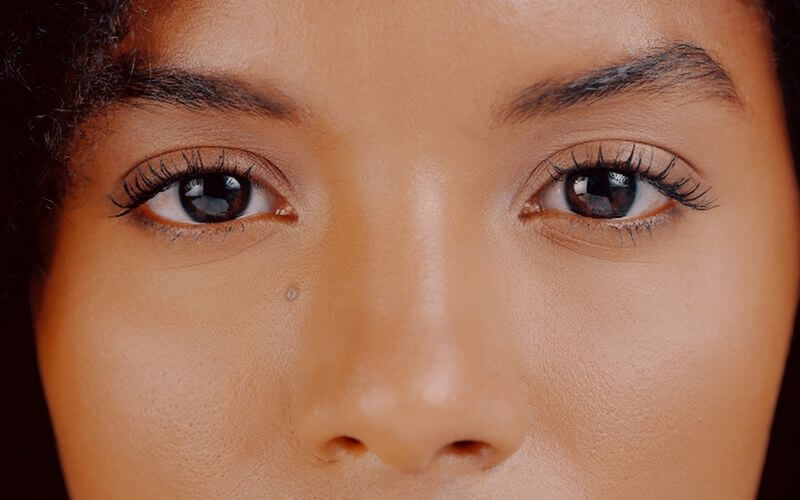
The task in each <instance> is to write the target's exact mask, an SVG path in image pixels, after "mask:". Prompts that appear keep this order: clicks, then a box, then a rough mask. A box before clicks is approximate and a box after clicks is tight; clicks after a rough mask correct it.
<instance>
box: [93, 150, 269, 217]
mask: <svg viewBox="0 0 800 500" xmlns="http://www.w3.org/2000/svg"><path fill="white" fill-rule="evenodd" d="M181 156H182V157H183V160H184V162H185V163H186V168H185V169H183V170H181V171H180V172H173V171H172V170H170V168H169V167H168V166H167V165H166V164H165V163H164V160H163V159H159V161H158V167H157V168H156V167H154V166H153V160H148V161H147V162H145V163H144V165H141V166H139V167H136V170H135V173H134V176H133V178H132V180H130V181H129V180H128V179H124V180H123V181H122V190H123V191H124V192H125V196H127V197H128V199H127V200H126V201H124V202H120V201H118V200H117V199H115V198H114V196H113V195H111V194H108V195H106V196H107V198H108V199H109V201H111V203H113V204H114V205H115V206H116V207H118V208H120V211H119V212H117V213H115V214H113V215H111V217H112V218H114V217H122V216H124V215H126V214H128V213H130V212H132V211H133V210H136V209H137V208H139V207H140V206H141V205H143V204H145V203H146V202H148V201H149V200H150V199H152V198H153V197H154V196H155V195H156V194H158V193H160V192H162V191H165V190H167V189H169V188H170V187H171V186H172V185H173V184H175V183H176V182H180V181H181V180H184V179H187V178H190V177H193V176H196V175H197V174H228V175H236V176H237V177H240V178H242V179H244V180H247V181H250V182H252V175H251V171H252V169H253V165H250V166H249V167H248V168H247V169H245V170H244V171H241V170H240V169H239V168H237V166H236V165H233V166H231V165H229V164H228V162H226V161H225V150H224V149H223V150H221V152H220V155H219V158H218V159H217V161H215V162H214V164H213V165H205V164H204V163H203V158H202V155H201V154H200V153H199V151H198V150H192V151H190V152H189V154H187V152H181Z"/></svg>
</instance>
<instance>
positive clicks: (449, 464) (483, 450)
mask: <svg viewBox="0 0 800 500" xmlns="http://www.w3.org/2000/svg"><path fill="white" fill-rule="evenodd" d="M408 444H411V443H408ZM408 444H407V445H406V446H402V445H401V446H395V447H393V448H392V449H386V448H375V447H372V448H370V447H368V446H367V445H366V444H364V443H363V442H362V441H360V440H359V439H356V438H354V437H350V436H340V437H337V438H333V439H331V440H329V441H328V442H327V443H326V444H325V445H324V446H323V447H322V449H321V450H320V453H319V455H321V456H322V457H323V458H324V459H325V460H327V461H331V462H336V461H341V460H342V459H345V458H346V457H362V456H364V455H368V454H373V455H375V456H376V457H377V458H378V459H380V461H381V462H382V463H384V464H386V465H389V466H392V467H394V468H397V469H399V470H402V471H408V472H420V471H423V470H426V469H432V468H442V467H445V468H448V469H450V470H454V469H455V470H458V469H466V470H470V469H472V470H485V469H489V468H492V467H493V466H495V465H497V464H498V463H499V462H501V461H502V460H503V459H504V458H505V457H504V456H503V454H502V453H500V450H498V449H497V448H496V447H494V446H492V445H490V444H489V443H486V442H483V441H476V440H471V439H462V440H458V441H453V442H451V443H449V444H446V445H444V446H442V447H441V448H439V449H438V450H436V451H435V452H434V453H431V450H433V449H435V447H432V448H427V449H426V448H425V447H415V446H408Z"/></svg>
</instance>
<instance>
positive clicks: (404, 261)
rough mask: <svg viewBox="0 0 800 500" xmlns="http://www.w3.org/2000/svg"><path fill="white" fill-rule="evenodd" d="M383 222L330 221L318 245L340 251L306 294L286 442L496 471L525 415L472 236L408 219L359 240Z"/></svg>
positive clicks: (415, 464) (393, 462)
mask: <svg viewBox="0 0 800 500" xmlns="http://www.w3.org/2000/svg"><path fill="white" fill-rule="evenodd" d="M421 203H424V200H422V202H421ZM434 212H435V210H434ZM426 215H427V218H426V219H425V221H426V222H425V223H426V224H431V223H432V222H431V210H428V211H427V212H426ZM434 221H435V217H434ZM351 224H352V222H351ZM381 227H386V225H385V224H384V225H382V224H378V223H376V224H365V226H362V227H349V228H348V227H342V226H339V229H338V231H337V232H336V233H335V236H332V238H333V239H332V240H329V241H327V242H326V243H325V244H324V245H326V246H329V247H338V248H337V250H336V251H331V252H330V254H329V255H331V256H332V257H331V258H330V259H329V260H328V261H326V264H325V266H324V267H321V268H320V270H319V271H318V279H319V281H317V282H316V283H317V286H318V288H317V289H315V290H313V291H312V292H311V293H310V294H311V295H314V296H315V297H319V300H314V301H312V303H311V305H310V306H309V307H310V308H311V312H310V314H308V315H307V320H306V321H307V322H306V324H305V326H304V329H303V332H302V335H301V338H302V340H301V343H300V354H299V359H298V373H297V377H296V380H295V383H296V386H295V388H294V390H293V393H294V401H293V409H292V411H293V417H292V418H293V421H294V422H293V424H294V427H295V432H296V436H297V438H298V440H299V442H300V444H301V445H302V446H303V447H304V448H306V449H307V450H309V451H311V452H312V453H313V454H314V455H316V456H317V457H319V458H321V459H323V460H325V461H332V462H343V461H350V463H352V461H357V462H359V463H361V464H364V465H366V464H367V463H376V461H375V460H374V459H375V458H377V459H378V461H377V463H379V464H381V465H382V466H387V467H390V468H395V469H399V470H402V471H424V470H432V469H439V470H442V469H445V470H449V471H453V470H461V471H475V470H484V469H488V468H491V467H494V466H496V465H498V464H499V463H501V462H502V461H504V460H505V459H507V458H508V457H510V456H512V455H513V454H514V453H515V452H516V451H517V450H518V448H519V447H520V445H521V443H522V441H523V438H524V436H525V429H526V425H527V422H526V416H527V412H526V406H525V403H524V401H525V398H524V396H523V395H522V394H521V388H522V387H523V384H522V383H520V382H519V377H517V375H516V373H517V372H516V370H515V367H516V364H515V362H514V359H515V353H514V349H513V346H512V343H511V341H510V339H511V338H512V337H513V335H509V332H508V331H506V330H505V326H504V322H503V318H504V316H506V315H504V314H503V312H502V310H501V308H502V306H501V305H498V304H497V302H495V301H494V300H493V299H492V294H491V292H490V291H489V290H490V289H491V286H490V285H489V284H488V281H490V280H489V278H488V277H487V273H490V271H489V270H488V267H487V266H486V265H483V266H482V265H479V264H478V263H477V262H476V260H478V259H479V258H482V257H481V255H478V254H480V252H478V253H477V254H476V250H475V248H476V247H477V246H478V240H480V237H477V236H476V238H475V244H474V245H472V244H470V242H469V241H466V239H469V238H470V236H469V235H464V234H462V235H460V237H456V235H448V234H447V233H448V229H447V228H446V227H444V226H442V227H437V228H431V227H427V228H426V227H415V223H414V222H413V221H411V222H408V223H407V224H403V225H402V227H401V226H398V225H393V226H391V228H392V229H391V231H386V232H384V233H382V234H369V233H370V231H375V229H374V228H381ZM460 227H464V226H460ZM348 231H352V232H353V234H349V233H348ZM419 235H423V236H425V237H423V238H420V237H418V236H419ZM343 242H346V243H343ZM450 242H452V243H450ZM482 269H483V271H482ZM487 292H488V293H487ZM370 458H372V459H373V460H370Z"/></svg>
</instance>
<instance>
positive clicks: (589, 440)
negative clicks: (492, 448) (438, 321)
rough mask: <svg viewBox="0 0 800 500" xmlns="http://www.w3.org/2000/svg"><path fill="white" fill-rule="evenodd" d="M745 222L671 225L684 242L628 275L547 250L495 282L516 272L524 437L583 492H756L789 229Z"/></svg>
mask: <svg viewBox="0 0 800 500" xmlns="http://www.w3.org/2000/svg"><path fill="white" fill-rule="evenodd" d="M775 192H776V191H773V193H775ZM778 193H779V196H778V197H777V198H776V197H774V196H773V197H771V198H770V197H767V198H764V199H772V200H775V201H776V203H778V204H779V205H781V203H782V201H781V199H782V194H780V192H778ZM788 205H789V203H788V201H787V203H786V204H785V205H783V206H784V207H786V206H788ZM752 208H753V207H750V206H747V207H742V209H741V210H731V211H728V212H724V211H722V210H717V211H716V212H715V211H711V212H707V213H703V214H701V215H700V216H699V217H697V218H696V220H702V225H698V226H697V227H698V229H697V232H696V234H692V233H691V231H693V229H691V228H692V223H691V221H689V220H687V221H683V223H684V227H685V228H686V227H688V228H689V229H687V230H686V231H683V232H682V233H681V234H683V235H684V236H686V238H683V239H680V241H678V242H673V243H667V244H664V245H663V248H661V247H653V246H651V247H648V248H642V249H641V250H640V251H639V252H640V253H639V254H638V258H637V259H635V260H636V261H638V262H634V261H625V262H606V261H600V260H596V259H592V258H587V257H585V256H583V255H578V254H576V253H574V252H569V251H559V252H560V253H559V254H558V255H556V254H553V255H554V256H553V261H552V262H546V261H543V260H542V259H540V260H539V262H540V265H536V267H535V268H532V265H531V262H532V260H531V259H530V258H526V259H522V260H518V261H515V262H511V263H509V264H507V265H506V269H505V271H503V270H498V272H506V273H507V272H508V269H517V270H519V269H528V270H529V272H527V273H525V274H524V275H523V277H524V279H523V281H521V282H520V287H519V289H518V290H517V293H516V294H510V297H511V299H512V300H514V299H513V297H515V296H517V297H522V298H524V299H521V300H518V301H517V304H516V305H515V307H514V308H513V309H514V310H515V311H517V313H516V314H518V316H519V319H518V320H517V321H518V323H519V324H522V325H526V326H524V327H523V328H520V329H519V331H520V332H521V333H522V334H523V336H522V337H521V338H520V340H519V343H520V345H521V346H524V347H523V348H522V349H523V350H524V356H522V359H523V362H524V363H525V364H526V368H525V372H526V373H527V374H528V394H529V401H530V407H531V408H532V410H531V411H532V422H533V423H532V425H533V429H532V431H531V433H532V434H533V435H534V436H536V440H537V441H538V442H537V445H538V446H540V447H541V448H543V449H548V450H550V453H553V454H555V455H556V456H560V457H562V460H563V462H564V463H569V464H573V467H574V469H575V470H576V471H581V472H578V474H580V475H583V478H584V480H585V481H586V483H585V484H591V483H594V485H595V486H594V487H593V488H590V489H589V491H604V489H605V488H609V489H608V491H613V492H615V493H619V492H622V491H629V492H630V493H631V494H632V495H635V492H637V491H643V490H644V489H645V488H647V489H651V491H652V488H664V491H672V492H674V493H676V494H677V495H678V496H681V495H680V494H679V492H683V491H684V490H682V489H681V488H685V493H686V494H687V495H688V494H697V492H698V491H706V492H707V493H708V494H709V495H711V494H712V493H719V492H720V491H721V490H719V488H724V489H727V488H730V490H726V491H731V492H733V491H740V492H741V491H753V488H755V486H756V485H757V481H758V477H759V472H760V466H761V461H762V459H763V452H764V449H765V448H764V445H765V443H766V439H767V436H768V432H769V425H770V421H771V416H772V410H773V405H774V398H775V396H776V393H777V389H778V386H779V383H780V377H781V373H782V368H783V362H784V356H785V353H786V346H787V342H788V339H789V335H790V333H791V330H792V322H793V319H794V316H793V312H794V304H795V302H796V283H797V274H798V273H797V266H796V260H797V259H796V251H795V249H796V248H797V245H796V235H795V234H794V233H795V232H794V231H793V230H788V229H787V228H793V227H795V226H796V225H792V224H794V221H793V220H786V219H785V218H784V219H783V220H782V221H781V223H780V224H769V223H765V221H764V220H763V217H762V216H763V211H759V210H752ZM786 212H789V211H788V210H785V208H784V211H783V212H782V213H786ZM784 224H785V225H784ZM708 228H716V229H713V230H712V232H711V234H709V232H708ZM676 234H677V233H676ZM662 238H663V236H662ZM662 241H666V240H662ZM688 242H692V244H689V243H688ZM508 244H512V243H508ZM667 247H669V248H667ZM543 269H544V271H543ZM532 302H538V303H539V306H531V303H532ZM531 312H533V313H534V314H536V315H537V316H536V317H534V318H531V316H530V314H531ZM676 478H680V481H678V484H677V485H676ZM676 488H677V489H676ZM704 488H708V490H704ZM711 488H717V489H711ZM737 488H738V489H737Z"/></svg>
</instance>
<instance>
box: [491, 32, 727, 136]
mask: <svg viewBox="0 0 800 500" xmlns="http://www.w3.org/2000/svg"><path fill="white" fill-rule="evenodd" d="M677 91H686V92H688V93H689V94H691V95H693V96H694V97H696V98H699V99H718V100H720V101H723V102H727V103H732V104H736V105H738V106H741V101H740V99H739V95H738V93H737V91H736V87H735V85H734V84H733V80H732V79H731V77H730V76H729V75H728V72H727V71H725V70H724V69H723V67H722V66H721V65H720V64H719V63H718V62H716V61H715V60H714V58H713V57H711V55H710V54H709V53H708V52H706V51H705V50H704V49H702V48H700V47H698V46H696V45H692V44H689V43H673V44H671V45H668V46H666V47H661V48H656V49H654V50H651V51H649V52H648V53H646V54H644V55H642V56H639V57H636V58H634V59H629V60H626V61H623V62H622V63H620V64H616V65H613V66H607V67H603V68H600V69H596V70H591V71H589V72H588V73H584V74H581V75H578V76H576V77H573V78H571V79H568V80H544V81H541V82H538V83H535V84H533V85H531V86H529V87H526V88H524V89H523V90H522V91H520V92H518V93H516V94H514V95H512V97H511V98H510V99H509V100H508V101H506V103H505V104H504V105H503V106H502V107H501V108H500V109H499V111H498V112H497V118H498V121H499V122H501V123H504V122H511V123H519V122H522V121H525V120H528V119H530V118H533V117H535V116H539V115H542V114H553V113H558V112H564V111H567V110H570V109H574V108H576V107H582V106H588V105H590V104H594V103H597V102H600V101H605V100H608V99H611V98H614V97H620V96H623V95H632V94H638V95H645V96H653V97H659V96H663V95H664V94H667V93H672V92H677Z"/></svg>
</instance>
